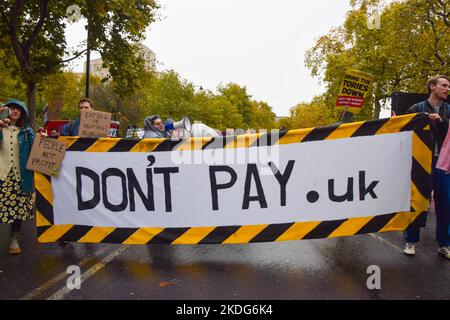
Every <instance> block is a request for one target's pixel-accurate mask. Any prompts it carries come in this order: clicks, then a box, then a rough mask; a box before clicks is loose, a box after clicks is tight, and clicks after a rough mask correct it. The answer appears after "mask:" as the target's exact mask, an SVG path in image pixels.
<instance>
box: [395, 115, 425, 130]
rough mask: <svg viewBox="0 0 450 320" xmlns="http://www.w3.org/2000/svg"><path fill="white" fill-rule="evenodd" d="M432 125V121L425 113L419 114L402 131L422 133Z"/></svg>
mask: <svg viewBox="0 0 450 320" xmlns="http://www.w3.org/2000/svg"><path fill="white" fill-rule="evenodd" d="M429 124H430V119H429V118H428V116H427V115H426V114H425V113H418V114H416V116H415V117H414V118H412V119H411V120H410V121H409V122H408V123H407V124H406V125H405V126H404V127H403V128H402V129H401V131H402V132H404V131H420V130H423V129H424V128H425V127H426V126H427V125H429Z"/></svg>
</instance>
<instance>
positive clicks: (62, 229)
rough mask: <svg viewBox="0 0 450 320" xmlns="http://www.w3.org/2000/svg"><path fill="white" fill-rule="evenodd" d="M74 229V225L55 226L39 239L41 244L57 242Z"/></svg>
mask: <svg viewBox="0 0 450 320" xmlns="http://www.w3.org/2000/svg"><path fill="white" fill-rule="evenodd" d="M72 228H73V224H67V225H54V226H52V227H50V228H48V229H47V230H46V231H45V232H44V233H43V234H41V236H40V237H39V238H38V241H39V242H41V243H47V242H56V241H58V240H59V238H61V237H62V236H63V235H64V234H65V233H66V232H67V231H69V230H70V229H72Z"/></svg>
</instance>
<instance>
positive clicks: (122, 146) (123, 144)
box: [108, 139, 140, 152]
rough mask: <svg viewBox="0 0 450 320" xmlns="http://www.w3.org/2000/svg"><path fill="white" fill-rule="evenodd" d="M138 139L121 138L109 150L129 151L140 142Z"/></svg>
mask: <svg viewBox="0 0 450 320" xmlns="http://www.w3.org/2000/svg"><path fill="white" fill-rule="evenodd" d="M139 141H140V140H137V139H120V140H119V141H118V142H117V143H116V144H115V145H114V147H112V148H111V149H109V150H108V152H127V151H130V150H131V149H133V147H134V146H135V145H137V144H138V143H139Z"/></svg>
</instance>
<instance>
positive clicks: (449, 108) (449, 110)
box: [417, 100, 450, 116]
mask: <svg viewBox="0 0 450 320" xmlns="http://www.w3.org/2000/svg"><path fill="white" fill-rule="evenodd" d="M443 106H444V109H445V115H446V116H448V115H450V105H449V104H448V103H446V102H444V104H443ZM417 108H418V112H426V110H427V101H426V100H425V101H422V102H420V103H418V104H417Z"/></svg>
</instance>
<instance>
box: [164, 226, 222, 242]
mask: <svg viewBox="0 0 450 320" xmlns="http://www.w3.org/2000/svg"><path fill="white" fill-rule="evenodd" d="M215 228H216V227H205V228H191V229H189V230H188V231H186V232H185V233H184V234H183V235H182V236H181V237H179V238H178V239H176V240H175V241H174V242H172V244H197V243H199V242H200V241H202V240H203V239H204V238H205V237H206V236H207V235H208V234H210V233H211V232H212V231H213V230H214V229H215Z"/></svg>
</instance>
